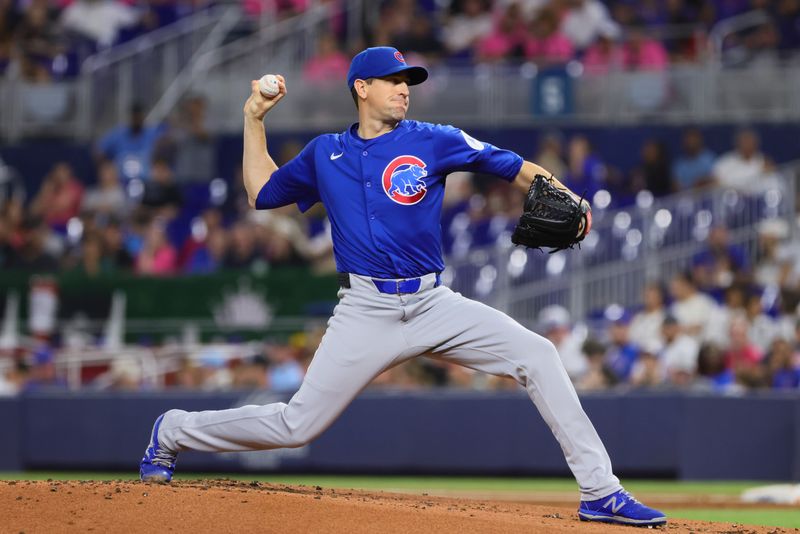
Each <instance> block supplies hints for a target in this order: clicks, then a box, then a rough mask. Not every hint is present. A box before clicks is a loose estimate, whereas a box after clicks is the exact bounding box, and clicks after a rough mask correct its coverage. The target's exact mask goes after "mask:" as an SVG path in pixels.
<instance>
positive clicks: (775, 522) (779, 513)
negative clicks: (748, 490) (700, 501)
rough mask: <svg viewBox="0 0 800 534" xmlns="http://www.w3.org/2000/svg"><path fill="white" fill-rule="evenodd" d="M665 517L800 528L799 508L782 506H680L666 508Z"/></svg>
mask: <svg viewBox="0 0 800 534" xmlns="http://www.w3.org/2000/svg"><path fill="white" fill-rule="evenodd" d="M664 512H665V513H666V514H667V517H674V518H680V519H696V520H698V521H719V522H722V523H726V524H733V523H736V524H737V525H761V526H767V527H784V528H800V510H790V509H782V508H769V509H766V508H747V509H743V510H735V509H733V510H732V509H729V508H708V509H706V508H686V509H684V508H681V509H674V510H672V509H666V510H664Z"/></svg>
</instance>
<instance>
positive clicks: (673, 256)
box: [443, 163, 800, 323]
mask: <svg viewBox="0 0 800 534" xmlns="http://www.w3.org/2000/svg"><path fill="white" fill-rule="evenodd" d="M779 175H780V176H781V182H780V187H768V188H765V189H764V190H763V191H759V192H757V193H742V192H737V191H734V190H730V189H721V188H716V189H712V190H707V191H703V192H699V193H697V192H689V193H682V194H677V195H673V196H669V197H664V198H660V199H653V197H652V196H648V195H640V197H639V200H638V203H637V205H636V206H633V207H631V208H629V209H623V210H605V209H603V208H602V207H599V208H598V207H597V206H596V207H595V209H594V210H593V214H594V225H593V230H592V233H591V234H590V235H589V236H588V237H587V239H586V240H585V241H584V242H583V243H582V246H581V248H580V249H575V250H569V251H564V252H559V253H557V254H545V253H541V252H538V251H525V250H524V249H522V248H514V247H513V245H512V244H511V242H510V239H509V238H508V236H501V238H500V239H499V241H498V244H497V245H496V246H495V247H494V248H492V249H484V250H473V251H471V252H470V253H469V254H468V255H467V256H466V257H465V258H462V259H454V258H451V259H450V260H449V261H448V267H447V269H446V271H445V273H444V275H443V277H444V279H445V281H446V283H447V284H448V285H449V286H450V287H451V288H453V290H455V291H459V292H460V293H462V294H464V295H465V296H468V297H470V298H475V299H478V300H482V301H485V302H487V303H489V304H491V305H493V306H495V307H497V308H499V309H501V310H504V311H506V312H507V313H509V314H510V315H511V316H512V317H514V318H516V319H518V320H520V321H523V322H528V323H534V322H535V321H536V317H537V315H538V312H539V310H541V309H542V308H543V307H545V306H547V305H550V304H559V305H562V306H565V307H567V308H568V309H570V310H571V311H572V314H573V316H574V317H584V316H585V315H586V314H587V313H589V312H593V311H597V310H602V309H604V308H605V307H607V306H608V305H611V304H618V305H620V306H635V305H638V304H640V302H641V292H642V289H643V288H644V286H645V284H646V283H647V282H648V281H652V280H666V279H669V278H670V277H672V276H673V275H675V274H677V273H679V272H681V271H683V270H685V269H686V268H688V267H689V266H691V261H692V259H693V258H694V257H695V256H696V255H697V254H698V253H699V252H700V251H702V250H704V248H705V246H706V239H707V237H708V234H709V232H710V231H711V229H712V228H713V227H715V226H724V227H726V228H727V229H728V233H729V237H730V243H731V244H732V245H736V246H738V247H740V248H741V249H742V250H743V251H744V252H745V253H746V254H747V256H748V257H749V258H750V259H751V260H752V259H754V258H755V257H756V253H757V251H758V234H757V232H756V226H757V224H758V223H760V222H762V221H764V220H770V219H782V220H785V221H786V222H787V225H788V228H789V229H790V231H791V229H794V227H795V223H794V218H795V215H796V205H795V194H796V191H797V184H798V179H800V163H794V164H790V165H786V166H784V167H783V168H781V169H780V171H779Z"/></svg>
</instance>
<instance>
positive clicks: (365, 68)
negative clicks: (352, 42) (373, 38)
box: [347, 46, 428, 88]
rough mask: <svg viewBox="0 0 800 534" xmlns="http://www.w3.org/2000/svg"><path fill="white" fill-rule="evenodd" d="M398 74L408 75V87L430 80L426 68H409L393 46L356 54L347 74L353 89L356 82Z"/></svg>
mask: <svg viewBox="0 0 800 534" xmlns="http://www.w3.org/2000/svg"><path fill="white" fill-rule="evenodd" d="M398 72H405V73H407V74H408V85H417V84H419V83H422V82H424V81H425V80H427V79H428V71H427V70H425V68H424V67H417V66H409V65H408V64H406V60H405V58H404V57H403V54H401V53H400V52H399V51H398V50H397V49H396V48H392V47H391V46H375V47H373V48H367V49H366V50H364V51H363V52H359V53H358V54H356V57H354V58H353V61H351V62H350V71H349V72H348V73H347V87H350V88H352V87H353V84H354V83H355V81H356V80H358V79H361V80H366V79H368V78H380V77H382V76H390V75H392V74H397V73H398Z"/></svg>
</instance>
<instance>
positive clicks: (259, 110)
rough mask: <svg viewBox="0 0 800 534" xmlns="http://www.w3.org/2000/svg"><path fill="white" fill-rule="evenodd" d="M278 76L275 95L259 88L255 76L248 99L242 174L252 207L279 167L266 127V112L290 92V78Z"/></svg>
mask: <svg viewBox="0 0 800 534" xmlns="http://www.w3.org/2000/svg"><path fill="white" fill-rule="evenodd" d="M277 78H278V87H279V92H278V94H277V95H275V96H274V97H272V98H269V97H266V96H264V95H263V94H261V91H260V90H259V88H258V80H252V81H251V82H250V89H251V93H250V97H249V98H248V99H247V101H246V102H245V103H244V109H243V112H244V151H243V153H242V175H243V178H244V188H245V190H246V191H247V201H248V203H249V204H250V207H251V208H254V207H255V205H256V198H257V197H258V192H259V191H261V188H263V187H264V184H266V183H267V182H268V181H269V179H270V177H271V176H272V173H273V172H275V171H276V170H277V169H278V166H277V165H276V164H275V161H274V160H273V159H272V157H271V156H270V155H269V151H268V150H267V136H266V133H265V130H264V116H265V115H266V114H267V112H269V110H270V109H272V107H273V106H275V104H277V103H278V102H280V100H281V99H282V98H283V97H284V96H286V81H285V80H284V78H283V76H281V75H277Z"/></svg>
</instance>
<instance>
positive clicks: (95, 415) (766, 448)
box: [0, 391, 800, 480]
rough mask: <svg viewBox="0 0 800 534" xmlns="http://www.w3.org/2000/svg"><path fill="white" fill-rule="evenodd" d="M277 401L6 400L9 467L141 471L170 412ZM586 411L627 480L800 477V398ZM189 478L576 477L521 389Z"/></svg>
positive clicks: (641, 398)
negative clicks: (227, 474) (150, 441)
mask: <svg viewBox="0 0 800 534" xmlns="http://www.w3.org/2000/svg"><path fill="white" fill-rule="evenodd" d="M286 400H288V398H287V397H285V396H280V395H278V396H276V395H273V394H270V393H262V392H256V393H249V394H242V393H225V394H220V393H215V394H198V393H189V392H185V393H159V394H139V393H136V394H127V393H81V394H65V393H37V394H31V395H26V396H23V397H19V398H16V399H2V400H0V421H1V422H2V428H3V437H2V438H0V470H19V469H104V470H122V471H125V470H131V471H132V472H135V471H136V469H137V462H138V460H139V458H140V457H141V454H142V452H143V450H144V446H145V444H146V442H147V438H148V436H149V432H150V427H151V425H152V423H153V420H154V419H155V417H156V416H157V415H158V414H160V413H162V412H163V411H165V410H167V409H169V408H181V409H186V410H205V409H225V408H230V407H234V406H240V405H244V404H262V403H268V402H275V401H286ZM582 402H583V405H584V408H585V409H586V411H587V413H588V414H589V417H590V418H591V419H592V421H593V422H594V424H595V427H596V428H597V431H598V432H599V434H600V436H601V437H602V438H603V440H604V442H605V444H606V447H607V448H608V451H609V454H610V455H611V458H612V461H613V463H614V468H615V471H616V472H617V473H618V474H621V475H623V476H669V477H675V478H679V479H684V480H692V479H694V480H701V479H702V480H713V479H718V480H725V479H728V480H734V479H759V480H800V396H798V395H797V394H785V395H784V394H776V393H769V394H766V393H765V394H758V395H749V396H747V397H741V398H724V397H717V396H702V395H679V394H674V393H671V394H668V393H652V394H645V393H637V394H625V395H618V394H596V395H586V396H584V397H582ZM179 462H180V463H179V466H180V469H182V470H187V471H189V470H191V471H260V472H265V471H266V472H341V473H371V472H375V473H431V474H445V473H452V474H475V475H480V474H520V475H521V474H525V475H547V476H568V475H569V471H568V469H567V465H566V462H565V460H564V457H563V455H562V453H561V450H560V449H559V447H558V444H557V443H556V441H555V439H554V438H553V436H552V434H551V433H550V430H549V429H548V428H547V426H546V425H545V423H544V421H543V420H542V418H541V417H540V416H539V414H538V412H537V411H536V409H535V408H534V407H533V405H532V404H531V403H530V401H529V400H528V398H527V397H526V396H525V395H524V394H522V393H517V392H513V393H496V392H491V393H489V392H457V391H427V392H412V393H410V392H402V393H399V392H398V393H392V392H368V393H366V394H364V395H362V396H361V397H359V398H358V399H356V400H355V401H354V402H353V404H352V405H351V406H350V407H349V408H348V409H347V410H346V411H345V413H344V414H343V415H342V416H341V418H340V419H339V420H338V421H336V422H335V423H334V424H333V426H332V427H331V428H330V429H329V430H328V431H326V432H325V433H324V434H323V435H322V436H320V437H319V438H318V439H317V440H316V441H314V442H313V443H311V444H310V445H307V446H305V447H301V448H299V449H284V450H275V451H261V452H250V453H227V454H208V453H183V454H181V457H180V460H179Z"/></svg>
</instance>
